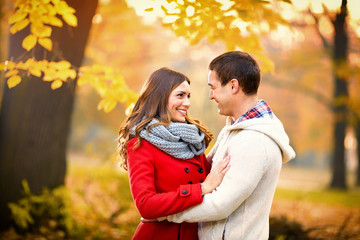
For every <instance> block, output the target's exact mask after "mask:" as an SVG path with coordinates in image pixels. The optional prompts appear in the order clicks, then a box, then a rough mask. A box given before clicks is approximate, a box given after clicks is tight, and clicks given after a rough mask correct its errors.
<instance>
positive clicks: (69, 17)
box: [62, 13, 77, 27]
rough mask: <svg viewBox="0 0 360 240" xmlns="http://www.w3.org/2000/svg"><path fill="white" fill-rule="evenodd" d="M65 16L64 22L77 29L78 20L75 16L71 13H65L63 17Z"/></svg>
mask: <svg viewBox="0 0 360 240" xmlns="http://www.w3.org/2000/svg"><path fill="white" fill-rule="evenodd" d="M62 16H63V19H64V21H65V22H66V23H67V24H68V25H70V26H72V27H76V26H77V18H76V16H75V15H74V14H71V13H65V14H63V15H62Z"/></svg>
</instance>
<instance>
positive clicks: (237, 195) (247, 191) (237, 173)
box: [167, 134, 267, 223]
mask: <svg viewBox="0 0 360 240" xmlns="http://www.w3.org/2000/svg"><path fill="white" fill-rule="evenodd" d="M259 136H260V138H259ZM235 138H236V139H233V141H231V142H230V143H229V147H228V154H229V155H230V157H231V160H230V164H231V167H230V169H229V170H228V172H227V173H226V174H225V177H224V179H223V181H222V183H221V184H220V185H219V186H218V187H217V188H216V190H214V191H213V192H212V193H210V194H206V195H205V196H204V201H203V202H202V203H201V204H200V205H197V206H195V207H192V208H190V209H189V210H186V211H184V212H181V213H178V214H174V215H171V216H167V220H168V221H170V222H176V223H180V222H184V221H185V222H205V221H218V220H221V219H225V218H227V217H228V216H229V215H230V214H231V213H232V212H234V211H235V210H236V209H237V208H238V207H239V206H240V205H241V204H242V203H243V202H244V201H245V200H246V199H247V198H248V197H249V196H250V195H251V193H252V192H253V191H254V189H255V188H256V186H257V184H258V183H259V182H260V180H261V178H262V176H263V173H264V169H265V168H266V164H267V163H266V154H265V153H266V151H265V147H264V146H262V145H261V144H259V143H261V141H262V140H261V135H260V134H250V135H246V138H245V137H239V136H237V137H235ZM240 142H241V144H239V143H240ZM254 146H256V148H255V147H254Z"/></svg>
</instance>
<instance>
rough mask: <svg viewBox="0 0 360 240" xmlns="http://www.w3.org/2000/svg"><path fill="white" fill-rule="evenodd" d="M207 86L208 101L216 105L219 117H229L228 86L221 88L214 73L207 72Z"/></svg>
mask: <svg viewBox="0 0 360 240" xmlns="http://www.w3.org/2000/svg"><path fill="white" fill-rule="evenodd" d="M208 85H209V86H210V95H209V98H210V100H215V102H217V104H218V112H219V114H220V115H225V116H231V106H232V104H231V98H230V96H231V95H230V92H229V89H228V88H229V87H228V84H227V85H225V86H221V82H220V81H219V80H218V76H217V73H216V71H209V75H208Z"/></svg>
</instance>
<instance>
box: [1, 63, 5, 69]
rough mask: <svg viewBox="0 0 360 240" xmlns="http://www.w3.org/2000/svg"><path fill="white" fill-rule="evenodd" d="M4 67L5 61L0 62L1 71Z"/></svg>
mask: <svg viewBox="0 0 360 240" xmlns="http://www.w3.org/2000/svg"><path fill="white" fill-rule="evenodd" d="M4 69H5V63H3V62H2V63H0V71H3V70H4Z"/></svg>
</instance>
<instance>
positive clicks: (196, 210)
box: [167, 117, 295, 240]
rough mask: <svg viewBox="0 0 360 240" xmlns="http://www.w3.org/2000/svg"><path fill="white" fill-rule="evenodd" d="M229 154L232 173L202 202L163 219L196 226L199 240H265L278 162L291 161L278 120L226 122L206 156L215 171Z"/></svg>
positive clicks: (277, 173)
mask: <svg viewBox="0 0 360 240" xmlns="http://www.w3.org/2000/svg"><path fill="white" fill-rule="evenodd" d="M227 154H229V155H230V157H231V160H230V165H231V167H230V169H229V171H228V172H227V173H226V175H225V177H224V179H223V181H222V183H221V184H220V186H219V187H217V189H216V190H214V191H213V192H212V193H210V194H207V195H205V196H204V201H203V202H202V203H201V204H199V205H197V206H195V207H192V208H190V209H188V210H186V211H184V212H181V213H178V214H174V215H171V216H168V217H167V220H168V221H170V222H177V223H180V222H184V221H186V222H200V223H199V231H198V234H199V239H200V240H221V239H222V235H223V232H224V231H225V239H226V240H240V239H242V240H254V239H256V240H261V239H268V238H269V213H270V208H271V203H272V199H273V196H274V192H275V188H276V185H277V181H278V177H279V174H280V170H281V166H282V163H285V162H287V161H289V160H291V159H293V158H294V157H295V152H294V150H293V149H292V148H291V146H290V145H289V138H288V136H287V134H286V133H285V130H284V128H283V125H282V124H281V122H280V121H279V120H278V119H277V118H276V117H274V118H273V119H268V118H256V119H250V120H246V121H243V122H240V123H238V124H236V125H234V126H233V125H231V120H230V118H228V119H227V123H226V126H225V127H224V128H223V129H222V131H221V132H220V134H219V137H218V139H217V141H216V143H215V146H214V148H213V149H212V150H211V152H210V153H209V155H208V158H210V159H212V161H213V165H212V167H215V166H216V165H217V164H218V162H219V161H220V160H221V159H223V158H224V157H225V156H226V155H227Z"/></svg>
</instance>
